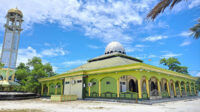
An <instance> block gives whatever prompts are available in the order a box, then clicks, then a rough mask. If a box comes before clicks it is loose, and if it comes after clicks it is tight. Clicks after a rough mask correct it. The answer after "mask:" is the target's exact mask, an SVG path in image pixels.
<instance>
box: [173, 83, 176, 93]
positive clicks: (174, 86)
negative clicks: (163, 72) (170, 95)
mask: <svg viewBox="0 0 200 112" xmlns="http://www.w3.org/2000/svg"><path fill="white" fill-rule="evenodd" d="M173 88H174V96H177V95H176V85H175V83H174V81H173Z"/></svg>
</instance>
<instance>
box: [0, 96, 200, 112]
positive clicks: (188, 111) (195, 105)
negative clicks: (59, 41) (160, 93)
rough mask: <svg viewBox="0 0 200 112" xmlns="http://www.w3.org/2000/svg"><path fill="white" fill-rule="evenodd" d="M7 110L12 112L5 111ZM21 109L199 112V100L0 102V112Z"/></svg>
mask: <svg viewBox="0 0 200 112" xmlns="http://www.w3.org/2000/svg"><path fill="white" fill-rule="evenodd" d="M8 109H10V110H12V111H6V110H8ZM21 109H31V110H32V109H34V110H38V112H200V99H196V100H184V101H174V102H167V103H159V104H153V105H144V104H130V103H118V102H104V101H80V100H79V101H70V102H51V101H50V100H48V99H32V100H19V101H0V112H14V111H13V110H16V111H17V110H18V111H17V112H20V110H21ZM26 112H31V111H26ZM34 112H35V111H34Z"/></svg>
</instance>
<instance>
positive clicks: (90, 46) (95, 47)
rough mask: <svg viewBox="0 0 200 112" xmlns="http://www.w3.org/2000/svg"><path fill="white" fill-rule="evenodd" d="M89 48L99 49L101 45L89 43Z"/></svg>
mask: <svg viewBox="0 0 200 112" xmlns="http://www.w3.org/2000/svg"><path fill="white" fill-rule="evenodd" d="M88 47H89V48H92V49H99V48H100V47H99V46H96V45H88Z"/></svg>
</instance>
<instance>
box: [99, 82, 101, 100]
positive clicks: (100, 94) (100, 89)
mask: <svg viewBox="0 0 200 112" xmlns="http://www.w3.org/2000/svg"><path fill="white" fill-rule="evenodd" d="M100 96H101V81H100V80H99V97H100Z"/></svg>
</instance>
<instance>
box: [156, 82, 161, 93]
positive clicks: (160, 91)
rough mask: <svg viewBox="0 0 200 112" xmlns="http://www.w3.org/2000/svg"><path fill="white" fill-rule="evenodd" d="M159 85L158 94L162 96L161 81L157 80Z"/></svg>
mask: <svg viewBox="0 0 200 112" xmlns="http://www.w3.org/2000/svg"><path fill="white" fill-rule="evenodd" d="M157 85H158V94H159V96H161V91H160V81H159V80H157Z"/></svg>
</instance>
